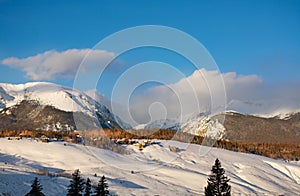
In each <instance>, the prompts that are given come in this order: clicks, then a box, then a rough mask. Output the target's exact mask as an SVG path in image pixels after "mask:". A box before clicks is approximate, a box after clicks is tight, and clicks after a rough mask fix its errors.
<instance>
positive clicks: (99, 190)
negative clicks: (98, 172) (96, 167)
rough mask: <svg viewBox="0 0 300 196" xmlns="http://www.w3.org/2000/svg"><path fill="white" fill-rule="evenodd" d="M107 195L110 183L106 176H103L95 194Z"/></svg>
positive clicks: (99, 195) (96, 195) (98, 195)
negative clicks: (108, 183)
mask: <svg viewBox="0 0 300 196" xmlns="http://www.w3.org/2000/svg"><path fill="white" fill-rule="evenodd" d="M107 195H109V191H108V185H107V182H106V179H105V176H102V177H101V179H100V180H99V183H98V186H97V188H96V194H95V196H107Z"/></svg>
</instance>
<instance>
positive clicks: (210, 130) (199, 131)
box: [181, 116, 226, 139]
mask: <svg viewBox="0 0 300 196" xmlns="http://www.w3.org/2000/svg"><path fill="white" fill-rule="evenodd" d="M222 120H223V119H218V118H212V117H211V116H199V117H197V118H195V119H191V120H189V121H187V122H186V123H184V124H183V125H181V130H182V131H183V132H187V133H191V134H194V135H200V136H203V137H209V138H211V139H221V138H222V137H223V136H224V135H225V130H226V129H225V127H224V126H223V122H222ZM220 121H221V122H220Z"/></svg>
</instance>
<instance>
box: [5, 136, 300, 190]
mask: <svg viewBox="0 0 300 196" xmlns="http://www.w3.org/2000/svg"><path fill="white" fill-rule="evenodd" d="M157 143H158V144H154V145H151V146H148V147H146V148H145V149H144V150H143V151H140V150H139V149H138V148H137V147H135V146H134V145H128V146H124V148H126V149H127V150H128V151H130V152H131V153H130V154H126V155H125V154H124V155H122V154H118V153H115V152H112V151H109V150H105V149H99V148H95V147H89V146H83V145H79V144H67V145H64V143H63V142H50V143H42V142H37V141H35V140H33V139H22V140H19V141H11V140H7V138H0V168H1V169H0V195H25V194H26V193H28V192H29V190H30V189H31V187H30V185H31V182H32V180H33V179H34V177H38V178H39V179H40V183H41V185H42V186H43V188H44V189H43V192H44V193H45V194H46V195H47V196H57V195H66V193H67V186H68V185H69V182H70V178H68V176H70V175H71V173H72V172H73V171H74V170H75V169H80V171H81V174H82V175H83V177H84V178H85V179H86V178H90V179H91V181H92V184H93V185H96V184H97V183H98V181H99V177H95V176H94V174H97V176H100V177H101V176H102V175H105V177H106V178H107V180H108V185H109V190H110V192H111V193H114V194H117V195H125V196H126V195H166V196H169V195H170V196H173V195H191V196H192V195H204V187H205V186H206V185H207V178H208V175H209V174H210V170H211V166H212V165H213V163H214V161H215V159H216V158H218V159H219V160H220V161H221V163H222V166H223V167H224V169H225V174H226V175H227V176H228V177H229V178H230V181H229V184H230V185H231V186H232V188H231V195H299V192H300V163H297V162H290V163H288V162H284V161H283V160H275V159H270V158H266V157H262V156H257V155H253V154H245V153H237V152H231V151H227V150H224V149H217V148H209V147H206V146H200V145H194V144H187V143H181V142H176V141H166V140H163V141H157ZM169 146H175V147H177V148H179V149H180V151H179V152H171V151H170V149H169ZM203 152H206V153H203ZM131 171H132V172H131Z"/></svg>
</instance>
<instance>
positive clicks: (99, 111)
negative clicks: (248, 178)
mask: <svg viewBox="0 0 300 196" xmlns="http://www.w3.org/2000/svg"><path fill="white" fill-rule="evenodd" d="M95 99H96V98H95ZM95 99H94V98H91V96H88V95H87V94H86V93H83V92H79V91H77V90H74V89H72V88H68V87H63V86H60V85H56V84H52V83H47V82H30V83H26V84H17V85H15V84H0V122H1V123H0V130H24V129H30V130H56V131H74V130H86V129H96V128H108V129H114V128H116V129H121V128H122V129H131V127H130V125H128V124H126V123H125V122H122V120H120V119H119V118H118V117H117V116H115V115H114V114H112V113H111V112H110V110H109V109H108V107H106V106H105V105H104V103H103V102H105V100H103V102H102V103H100V102H101V101H99V99H101V97H97V99H96V100H97V101H96V100H95ZM227 109H228V110H230V111H226V112H222V113H217V114H209V113H208V112H204V113H200V114H197V115H194V117H192V118H190V119H189V120H187V121H186V122H179V121H178V120H177V119H164V120H156V121H153V122H151V123H149V124H145V125H139V126H137V127H135V129H172V130H180V131H183V132H189V133H192V134H195V135H202V136H206V137H211V138H215V139H220V138H224V139H229V140H238V141H256V142H283V141H284V142H290V143H300V142H299V141H300V113H299V110H297V108H293V107H292V106H291V108H283V107H281V106H280V105H276V103H264V102H257V103H256V102H250V101H244V102H243V101H238V100H233V101H231V102H229V103H228V106H227ZM251 114H252V115H251ZM253 114H255V115H253Z"/></svg>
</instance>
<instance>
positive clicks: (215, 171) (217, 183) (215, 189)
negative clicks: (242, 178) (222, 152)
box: [205, 159, 231, 196]
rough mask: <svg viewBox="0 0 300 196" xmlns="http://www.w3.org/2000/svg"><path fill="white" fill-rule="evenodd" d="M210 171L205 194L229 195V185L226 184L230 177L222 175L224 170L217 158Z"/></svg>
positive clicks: (214, 195)
mask: <svg viewBox="0 0 300 196" xmlns="http://www.w3.org/2000/svg"><path fill="white" fill-rule="evenodd" d="M211 171H212V173H211V174H210V175H209V178H208V181H207V183H208V185H207V187H205V195H206V196H230V191H231V186H230V185H228V184H227V183H228V182H229V180H230V179H228V178H227V177H226V176H225V175H224V174H225V170H224V169H223V168H222V167H221V162H220V161H219V159H216V161H215V165H213V166H212V169H211Z"/></svg>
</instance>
